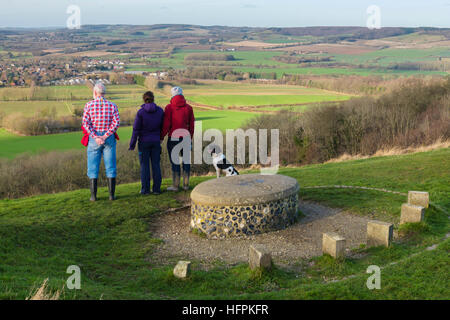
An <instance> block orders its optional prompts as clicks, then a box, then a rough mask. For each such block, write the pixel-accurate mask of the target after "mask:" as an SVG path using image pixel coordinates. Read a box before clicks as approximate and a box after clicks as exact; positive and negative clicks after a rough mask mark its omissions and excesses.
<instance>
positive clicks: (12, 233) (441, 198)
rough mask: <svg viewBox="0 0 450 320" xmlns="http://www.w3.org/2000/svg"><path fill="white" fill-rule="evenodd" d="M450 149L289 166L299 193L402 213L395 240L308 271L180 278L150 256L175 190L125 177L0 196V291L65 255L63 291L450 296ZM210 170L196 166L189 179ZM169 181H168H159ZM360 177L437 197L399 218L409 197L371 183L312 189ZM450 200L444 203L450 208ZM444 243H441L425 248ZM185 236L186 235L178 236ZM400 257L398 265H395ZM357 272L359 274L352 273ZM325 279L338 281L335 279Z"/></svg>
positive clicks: (32, 281) (52, 269)
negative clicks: (77, 283) (377, 280)
mask: <svg viewBox="0 0 450 320" xmlns="http://www.w3.org/2000/svg"><path fill="white" fill-rule="evenodd" d="M449 158H450V150H449V149H441V150H435V151H431V152H424V153H416V154H409V155H401V156H390V157H378V158H371V159H364V160H356V161H348V162H342V163H328V164H321V165H310V166H305V167H301V168H283V169H282V170H281V171H280V173H281V174H285V175H288V176H292V177H294V178H296V179H297V180H298V181H299V184H300V186H301V191H300V197H301V198H302V199H303V200H311V201H316V202H320V203H323V204H326V205H329V206H332V207H340V208H344V209H348V210H350V211H351V212H353V213H354V214H360V215H369V216H371V217H379V216H382V217H384V218H386V219H388V220H391V221H393V222H395V226H396V227H395V228H396V229H397V231H399V232H400V233H401V234H403V237H401V238H400V239H396V241H395V243H394V244H393V245H392V246H391V247H390V248H370V249H366V248H364V247H361V248H359V249H355V251H356V252H358V253H360V255H359V256H360V257H359V258H351V259H346V260H345V261H339V260H338V261H335V260H332V259H331V258H329V257H327V256H323V257H316V258H313V259H310V260H306V261H299V264H300V265H301V266H302V268H301V272H299V273H295V272H292V271H287V270H284V269H282V268H280V267H276V266H275V268H274V269H273V270H272V271H270V272H263V273H258V272H252V271H250V270H249V268H248V266H247V265H246V264H238V265H236V266H232V267H226V266H224V265H223V264H221V263H219V262H217V264H215V266H214V267H213V268H212V269H210V270H208V271H205V270H202V269H201V268H200V267H199V261H193V263H194V264H193V274H192V276H191V277H190V278H189V279H188V280H186V281H181V280H178V279H176V278H174V276H173V275H172V268H173V264H170V265H165V264H161V263H160V262H158V261H157V260H156V259H154V258H153V256H152V253H153V252H154V249H155V248H156V246H158V244H159V243H160V242H161V241H160V240H159V239H155V238H153V237H152V234H151V233H150V232H149V223H151V222H152V221H153V220H154V219H155V217H156V215H157V213H159V212H164V211H165V210H167V209H168V208H175V207H179V206H181V205H182V204H181V203H180V200H177V199H180V198H181V196H183V195H184V196H187V194H184V193H183V192H180V193H179V194H175V195H174V194H171V193H167V192H165V193H163V194H162V195H160V196H158V197H156V196H148V197H142V196H139V195H138V191H139V188H140V186H139V185H138V184H127V185H120V186H118V188H117V195H118V199H117V201H115V202H109V201H106V200H105V199H106V194H107V191H106V189H104V188H103V189H100V190H99V197H100V201H98V202H96V203H90V202H89V201H88V198H89V197H88V194H89V191H88V190H87V189H84V190H78V191H73V192H67V193H59V194H52V195H42V196H36V197H30V198H23V199H16V200H1V201H0V239H1V242H0V299H24V298H26V297H27V296H28V295H29V293H30V291H31V289H32V288H35V287H37V286H39V285H40V284H41V283H42V281H43V280H44V279H45V278H49V287H50V288H51V289H52V290H57V289H61V288H62V287H63V286H64V285H65V281H66V279H67V278H68V276H69V275H68V274H67V273H66V269H67V267H68V266H69V265H73V264H75V265H79V266H80V268H81V274H82V280H81V290H73V291H72V290H67V289H65V290H64V292H63V294H62V296H61V298H62V299H100V298H103V299H173V298H176V299H186V298H190V299H202V298H205V299H218V298H226V299H241V298H247V299H252V298H267V299H448V298H449V297H450V291H449V288H450V279H449V276H448V275H449V274H450V267H449V263H448V251H449V249H450V241H449V240H448V239H446V240H444V236H445V234H446V233H447V232H448V231H449V219H448V211H449V210H450V201H449V198H450V197H449V195H450V184H449V176H448V172H450V161H449V160H448V159H449ZM209 178H210V177H194V178H193V179H192V182H193V184H194V185H195V184H198V183H200V182H201V181H204V180H206V179H209ZM168 185H169V181H167V180H164V181H163V190H165V188H166V187H167V186H168ZM323 185H353V186H365V187H374V188H386V189H389V190H394V191H399V192H407V191H408V190H424V191H428V192H430V198H431V200H432V201H433V203H434V204H436V205H438V206H439V207H441V208H443V210H438V209H436V208H435V207H431V208H429V209H428V210H427V212H426V217H425V223H423V224H420V225H407V226H406V227H402V228H400V229H399V228H398V221H399V213H400V212H399V211H400V206H401V204H402V203H403V202H405V201H406V199H405V196H401V195H397V194H392V193H383V192H379V191H370V190H354V189H336V188H323V189H308V188H307V187H312V186H323ZM445 211H447V213H446V212H445ZM432 244H438V245H437V247H436V249H434V250H426V248H427V247H429V246H431V245H432ZM180 245H182V244H180ZM392 262H396V264H391V263H392ZM373 264H375V265H379V266H380V267H383V269H382V282H381V289H380V290H368V289H367V287H366V285H365V284H366V280H367V277H368V275H367V274H366V269H367V267H368V266H369V265H373ZM350 275H354V276H353V277H349V278H347V277H348V276H350ZM329 280H337V281H336V282H332V281H329Z"/></svg>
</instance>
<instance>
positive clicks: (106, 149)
mask: <svg viewBox="0 0 450 320" xmlns="http://www.w3.org/2000/svg"><path fill="white" fill-rule="evenodd" d="M97 134H98V135H99V136H102V135H104V132H98V133H97ZM102 156H103V162H104V163H105V170H106V177H107V178H115V177H116V176H117V165H116V138H115V137H114V135H111V136H109V137H108V139H106V140H105V143H104V144H103V145H98V144H97V142H95V139H93V138H92V137H89V144H88V147H87V175H88V177H89V178H90V179H97V178H98V172H99V170H100V162H101V161H102Z"/></svg>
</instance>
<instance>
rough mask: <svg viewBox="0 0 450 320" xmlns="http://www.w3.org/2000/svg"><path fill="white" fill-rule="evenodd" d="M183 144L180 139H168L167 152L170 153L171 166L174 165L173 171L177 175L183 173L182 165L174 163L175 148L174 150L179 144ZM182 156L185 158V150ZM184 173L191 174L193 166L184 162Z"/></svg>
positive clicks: (181, 153)
mask: <svg viewBox="0 0 450 320" xmlns="http://www.w3.org/2000/svg"><path fill="white" fill-rule="evenodd" d="M181 142H182V139H179V140H172V139H171V138H170V137H169V139H167V151H168V152H169V160H170V164H171V165H172V171H173V172H176V173H180V172H181V166H180V164H176V163H174V162H173V161H172V157H171V154H172V150H173V148H174V147H175V146H176V145H177V144H179V143H181ZM191 146H192V145H191ZM180 156H181V157H182V156H183V149H181V152H180ZM183 172H185V173H190V172H191V164H190V163H184V162H183Z"/></svg>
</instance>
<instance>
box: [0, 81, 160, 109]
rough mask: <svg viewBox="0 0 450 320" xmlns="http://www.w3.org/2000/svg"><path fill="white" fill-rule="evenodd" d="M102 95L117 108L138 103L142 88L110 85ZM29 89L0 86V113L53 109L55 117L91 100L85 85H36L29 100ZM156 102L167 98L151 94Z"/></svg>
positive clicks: (143, 89)
mask: <svg viewBox="0 0 450 320" xmlns="http://www.w3.org/2000/svg"><path fill="white" fill-rule="evenodd" d="M107 90H108V91H107V95H106V97H107V98H108V99H110V100H111V101H113V102H115V103H116V104H117V106H118V107H119V110H121V109H125V108H134V107H138V106H140V105H141V104H142V103H143V101H142V95H143V94H144V92H145V91H147V90H146V88H144V87H141V86H138V85H110V86H108V87H107ZM30 95H31V93H30V89H29V88H0V112H3V113H5V114H10V113H16V112H19V113H23V114H24V115H26V116H33V115H34V114H35V113H36V112H39V111H48V110H49V111H53V110H54V111H55V112H56V115H57V116H63V115H70V114H72V112H73V110H74V108H83V107H84V105H85V104H86V102H88V101H90V100H91V99H92V92H91V90H90V89H89V88H88V87H87V86H84V85H83V86H52V87H36V88H35V89H34V93H33V95H32V99H30ZM155 100H156V103H157V104H159V105H160V106H162V107H164V106H165V105H166V104H167V103H168V102H169V98H168V97H166V96H164V95H160V94H155Z"/></svg>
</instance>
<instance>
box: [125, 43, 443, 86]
mask: <svg viewBox="0 0 450 320" xmlns="http://www.w3.org/2000/svg"><path fill="white" fill-rule="evenodd" d="M277 39H278V40H274V41H275V42H277V41H281V42H285V43H287V42H290V41H291V40H284V41H283V40H279V38H277ZM388 39H389V38H388ZM294 42H296V41H294ZM269 43H270V41H269ZM278 43H279V42H278ZM449 52H450V51H449V50H448V48H446V47H437V48H430V49H394V48H388V49H382V50H376V51H373V52H369V53H363V54H332V55H331V56H332V57H333V61H335V62H337V63H346V64H350V66H349V67H339V66H328V65H326V64H323V63H320V62H319V63H315V64H314V65H315V66H314V67H302V66H299V65H296V64H288V63H284V62H280V61H276V60H274V59H273V57H275V56H277V55H282V54H283V52H282V51H267V50H266V51H235V52H225V53H226V54H229V55H233V56H234V58H235V60H232V61H196V62H192V61H189V62H186V61H185V60H184V58H185V57H186V56H187V55H189V54H192V53H208V54H217V55H219V54H224V52H218V51H214V50H181V51H179V52H177V53H174V54H172V56H171V58H159V59H157V58H153V59H148V60H145V61H142V63H141V64H139V63H135V64H133V65H130V66H127V70H133V71H138V70H139V71H156V70H166V69H167V68H174V69H185V68H186V67H188V66H204V65H209V66H217V67H220V68H232V69H233V70H235V71H239V72H253V73H266V74H267V73H273V72H275V73H276V74H277V78H281V77H282V75H283V74H311V75H360V76H370V75H378V76H412V75H447V74H448V73H447V72H441V71H427V70H391V69H387V67H388V66H389V64H391V63H401V62H420V61H436V60H437V58H438V57H444V58H445V57H449V56H450V53H449ZM148 61H153V62H157V63H158V67H154V66H152V67H150V66H148V65H146V64H145V62H148ZM325 63H328V62H325ZM321 64H323V66H321ZM360 64H367V65H370V66H371V67H373V68H361V67H360V66H359V65H360Z"/></svg>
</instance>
